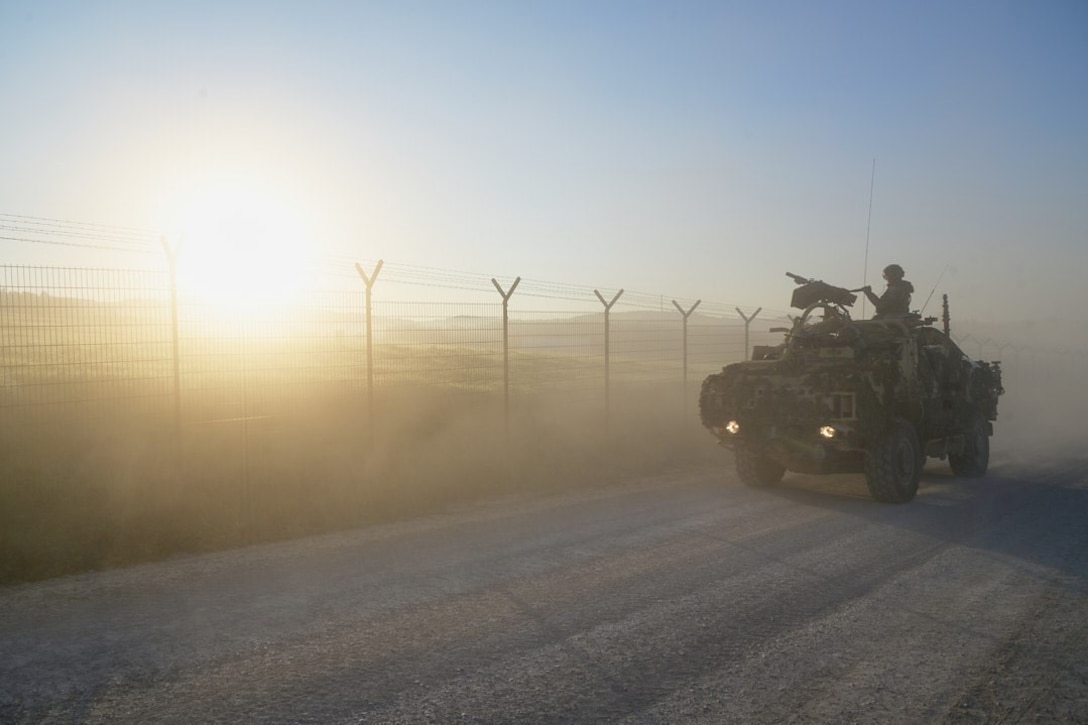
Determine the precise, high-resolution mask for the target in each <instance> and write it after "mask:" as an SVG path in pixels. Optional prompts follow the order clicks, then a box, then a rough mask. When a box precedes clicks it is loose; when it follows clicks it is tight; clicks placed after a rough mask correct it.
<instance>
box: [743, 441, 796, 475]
mask: <svg viewBox="0 0 1088 725" xmlns="http://www.w3.org/2000/svg"><path fill="white" fill-rule="evenodd" d="M733 454H734V456H735V458H736V460H737V476H738V477H739V478H740V480H741V481H742V482H743V483H745V484H747V485H749V486H771V485H774V484H776V483H778V482H779V481H781V480H782V476H784V475H786V467H785V466H783V465H782V464H780V463H778V462H776V461H774V460H771V459H770V458H765V457H763V456H761V455H759V454H758V453H757V452H756V451H755V450H753V449H752V447H751V446H749V445H748V444H747V443H746V442H745V441H743V440H738V441H737V442H736V445H735V446H734V448H733Z"/></svg>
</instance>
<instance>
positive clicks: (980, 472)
mask: <svg viewBox="0 0 1088 725" xmlns="http://www.w3.org/2000/svg"><path fill="white" fill-rule="evenodd" d="M964 438H965V440H964V442H963V453H949V454H948V465H949V466H950V467H951V468H952V473H954V474H956V475H957V476H962V477H963V478H979V477H981V476H985V475H986V469H987V468H989V467H990V435H989V433H987V431H986V424H985V423H984V422H983V421H982V419H981V418H976V419H975V421H974V423H972V424H971V428H970V429H969V430H968V431H967V432H966V433H964Z"/></svg>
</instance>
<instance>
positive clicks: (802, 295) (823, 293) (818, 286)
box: [786, 272, 861, 310]
mask: <svg viewBox="0 0 1088 725" xmlns="http://www.w3.org/2000/svg"><path fill="white" fill-rule="evenodd" d="M786 276H787V277H789V278H790V279H792V280H793V281H794V282H796V283H797V284H798V285H800V286H799V287H798V288H797V289H795V290H794V291H793V297H792V298H791V300H790V305H791V306H792V307H796V308H797V309H799V310H804V309H808V308H809V307H811V306H812V305H816V304H821V303H825V302H827V303H830V304H833V305H841V306H843V307H850V306H851V305H853V304H854V302H855V301H856V300H857V298H858V296H857V295H856V294H854V292H860V291H861V290H848V289H846V288H845V287H835V286H834V285H830V284H827V283H826V282H822V281H820V280H818V279H809V278H808V277H802V276H801V275H799V274H794V273H793V272H786Z"/></svg>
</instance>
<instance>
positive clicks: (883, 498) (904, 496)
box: [865, 418, 925, 503]
mask: <svg viewBox="0 0 1088 725" xmlns="http://www.w3.org/2000/svg"><path fill="white" fill-rule="evenodd" d="M924 463H925V459H924V458H923V457H922V450H921V446H920V445H919V444H918V434H917V433H916V432H915V431H914V426H912V425H911V424H910V423H908V422H907V421H905V420H903V419H901V418H896V419H895V421H894V423H893V424H892V427H891V428H890V429H889V430H888V432H887V433H886V434H885V436H884V438H882V439H881V440H880V441H879V442H878V443H877V444H876V445H875V446H873V448H872V449H871V450H869V451H867V452H866V454H865V483H866V485H868V487H869V495H871V496H872V497H873V498H874V499H875V500H877V501H880V502H881V503H907V502H908V501H911V500H912V499H913V498H914V496H915V494H917V493H918V480H919V479H920V478H921V477H922V466H923V465H924Z"/></svg>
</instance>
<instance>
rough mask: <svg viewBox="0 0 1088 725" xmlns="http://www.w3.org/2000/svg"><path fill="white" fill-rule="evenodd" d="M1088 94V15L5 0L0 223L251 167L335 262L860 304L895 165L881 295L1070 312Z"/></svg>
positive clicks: (167, 214) (958, 9) (109, 209)
mask: <svg viewBox="0 0 1088 725" xmlns="http://www.w3.org/2000/svg"><path fill="white" fill-rule="evenodd" d="M1086 88H1088V3H1084V2H1080V1H1070V2H1058V1H1055V0H1052V1H1041V2H1031V3H1028V2H1000V1H996V0H995V1H992V2H918V3H901V2H894V3H891V2H890V3H881V2H787V1H781V2H751V3H736V2H603V1H592V0H588V1H585V2H498V1H497V0H495V1H492V2H453V1H447V2H357V3H343V4H339V3H321V2H305V3H304V2H299V3H226V2H224V3H212V2H208V3H202V2H192V3H137V2H112V3H111V2H79V3H50V2H18V1H14V0H6V1H5V2H3V3H0V93H2V96H0V97H2V98H3V99H4V104H3V105H4V112H3V113H0V168H2V169H3V170H4V173H3V174H0V213H9V214H22V215H29V216H41V217H50V218H61V219H72V220H76V221H81V222H97V223H103V224H116V225H124V226H139V227H152V228H166V227H171V225H174V224H176V217H177V216H178V215H179V214H180V212H179V206H180V205H183V204H182V202H179V201H178V200H179V199H182V198H187V197H186V194H189V195H191V194H192V192H193V191H194V190H197V189H200V188H203V187H205V186H208V185H209V184H210V183H211V182H209V181H208V180H209V179H218V180H219V181H220V182H221V181H222V179H223V178H228V179H230V182H229V183H231V184H235V185H237V186H246V185H247V184H250V185H253V186H254V187H255V188H259V189H260V190H261V193H268V194H269V198H270V199H275V200H276V201H275V203H276V204H280V205H288V206H293V207H297V209H298V210H300V211H299V214H301V215H302V216H303V217H304V218H305V219H306V220H307V221H306V224H305V230H306V231H305V232H304V233H303V235H304V236H305V237H306V239H305V240H304V243H305V244H306V245H307V247H308V248H309V249H310V251H312V252H314V253H315V254H317V255H323V256H326V257H328V258H335V259H344V260H350V259H356V258H358V259H371V260H372V259H377V258H384V259H386V260H387V261H390V262H399V263H403V264H416V265H425V266H431V267H439V268H452V269H458V270H466V271H473V272H481V273H485V274H489V275H498V276H504V277H508V278H512V277H513V276H516V275H521V276H524V277H531V278H535V279H546V280H555V281H562V282H570V283H576V284H587V285H593V286H598V287H601V288H602V289H615V288H618V287H626V288H627V289H636V290H640V291H646V292H651V293H656V292H661V293H663V294H665V295H671V296H678V297H682V298H691V299H694V298H703V299H707V300H717V301H729V302H734V303H741V304H746V305H750V306H755V305H763V306H765V307H772V308H777V309H783V308H784V307H785V306H786V305H785V301H786V300H787V299H788V294H789V292H790V287H789V284H788V280H785V277H784V276H783V273H784V272H785V271H787V270H788V271H792V272H798V273H802V274H807V275H812V276H817V277H821V278H823V279H825V280H827V281H829V282H835V283H839V284H843V285H845V286H860V284H861V281H862V277H863V276H864V274H865V270H864V255H865V247H866V236H867V222H868V218H869V198H870V177H871V172H872V168H873V160H874V159H875V160H876V174H875V185H874V189H873V202H872V221H871V227H869V228H868V236H869V266H868V281H869V282H870V283H877V282H879V276H880V273H879V270H880V268H881V267H883V266H884V264H886V263H887V262H891V261H896V262H899V263H900V264H902V265H903V266H904V267H905V268H906V269H907V272H908V277H909V278H911V279H912V280H913V281H914V282H915V285H916V287H917V288H918V289H919V295H916V300H915V302H916V306H918V304H920V302H921V301H924V297H925V296H926V295H928V293H929V290H930V289H931V288H932V287H933V285H934V284H936V283H937V280H938V278H939V277H941V274H942V272H945V270H946V268H947V272H945V273H944V276H943V277H941V285H940V290H939V291H945V292H948V293H949V294H950V296H951V297H952V299H953V301H954V305H956V308H957V309H958V310H960V311H961V313H962V314H965V315H968V316H971V317H975V318H979V319H985V318H988V317H1008V316H1016V317H1022V316H1024V315H1031V314H1037V315H1044V314H1045V315H1047V316H1052V315H1054V314H1058V315H1059V316H1062V315H1063V312H1062V311H1063V310H1079V307H1080V295H1081V292H1080V289H1081V285H1080V278H1081V276H1082V274H1083V271H1082V270H1084V269H1088V93H1086V92H1085V89H1086ZM171 228H172V227H171ZM257 241H258V240H254V243H255V244H256V243H257ZM0 245H3V246H0V263H9V264H12V263H13V264H22V263H46V264H61V263H98V262H101V261H102V260H101V259H96V258H94V257H93V256H92V257H91V258H89V259H88V258H87V255H86V254H85V253H83V252H80V251H77V250H72V249H65V248H43V247H42V246H41V245H28V244H25V243H20V242H2V241H0ZM98 256H101V254H99V255H98ZM108 261H109V264H119V263H124V261H125V260H114V259H110V260H108ZM919 298H920V299H919Z"/></svg>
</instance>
